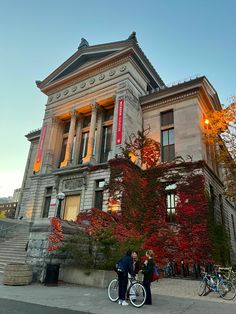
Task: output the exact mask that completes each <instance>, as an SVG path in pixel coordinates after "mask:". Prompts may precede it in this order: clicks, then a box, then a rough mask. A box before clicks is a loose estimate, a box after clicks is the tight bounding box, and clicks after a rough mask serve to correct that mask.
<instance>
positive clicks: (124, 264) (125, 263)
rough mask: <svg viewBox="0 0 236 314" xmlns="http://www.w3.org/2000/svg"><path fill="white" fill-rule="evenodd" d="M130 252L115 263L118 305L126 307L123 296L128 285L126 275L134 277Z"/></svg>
mask: <svg viewBox="0 0 236 314" xmlns="http://www.w3.org/2000/svg"><path fill="white" fill-rule="evenodd" d="M131 254H132V251H131V250H128V251H127V253H126V255H125V256H124V257H122V258H121V259H120V260H119V261H118V263H117V267H116V270H117V273H118V281H119V300H118V303H119V304H121V305H128V303H127V302H126V301H125V294H126V290H127V285H128V273H129V274H130V275H131V276H132V277H134V270H133V259H132V257H131Z"/></svg>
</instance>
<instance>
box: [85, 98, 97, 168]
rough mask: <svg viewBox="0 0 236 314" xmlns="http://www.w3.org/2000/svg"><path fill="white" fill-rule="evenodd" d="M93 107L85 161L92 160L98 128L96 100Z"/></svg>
mask: <svg viewBox="0 0 236 314" xmlns="http://www.w3.org/2000/svg"><path fill="white" fill-rule="evenodd" d="M91 108H92V116H91V123H90V130H89V139H88V149H87V155H86V156H85V157H84V158H83V163H88V162H90V161H91V157H92V154H93V144H94V135H95V129H96V120H97V109H98V105H97V103H96V102H95V101H94V102H93V103H92V104H91Z"/></svg>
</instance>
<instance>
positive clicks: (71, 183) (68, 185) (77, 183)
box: [63, 178, 84, 191]
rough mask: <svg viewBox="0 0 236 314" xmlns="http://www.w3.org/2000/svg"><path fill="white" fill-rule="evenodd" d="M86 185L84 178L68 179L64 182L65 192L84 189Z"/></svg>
mask: <svg viewBox="0 0 236 314" xmlns="http://www.w3.org/2000/svg"><path fill="white" fill-rule="evenodd" d="M83 185H84V179H83V178H77V179H67V180H64V182H63V187H64V189H63V190H64V191H68V190H70V191H71V190H77V189H79V188H82V187H83Z"/></svg>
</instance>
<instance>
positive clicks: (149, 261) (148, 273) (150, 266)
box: [142, 250, 155, 305]
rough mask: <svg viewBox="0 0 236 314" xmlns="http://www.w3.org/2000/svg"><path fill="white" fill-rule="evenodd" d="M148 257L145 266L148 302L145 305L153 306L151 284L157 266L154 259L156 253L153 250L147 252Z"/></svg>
mask: <svg viewBox="0 0 236 314" xmlns="http://www.w3.org/2000/svg"><path fill="white" fill-rule="evenodd" d="M146 257H147V260H146V261H145V262H144V264H143V269H142V271H143V275H144V277H143V285H144V287H145V290H146V294H147V295H146V301H145V304H149V305H151V304H152V295H151V282H152V273H153V268H154V266H155V264H154V261H153V257H154V253H153V250H147V252H146Z"/></svg>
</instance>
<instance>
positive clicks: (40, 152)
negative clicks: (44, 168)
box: [34, 125, 47, 172]
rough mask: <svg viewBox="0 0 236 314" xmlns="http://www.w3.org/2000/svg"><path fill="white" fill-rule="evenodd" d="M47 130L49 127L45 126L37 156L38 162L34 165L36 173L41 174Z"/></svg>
mask: <svg viewBox="0 0 236 314" xmlns="http://www.w3.org/2000/svg"><path fill="white" fill-rule="evenodd" d="M46 129H47V126H46V125H44V126H43V128H42V132H41V137H40V141H39V147H38V151H37V155H36V160H35V163H34V172H39V169H40V164H41V160H42V153H43V143H44V139H45V135H46Z"/></svg>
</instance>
